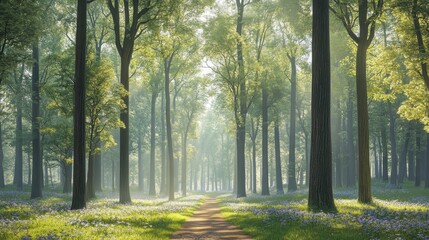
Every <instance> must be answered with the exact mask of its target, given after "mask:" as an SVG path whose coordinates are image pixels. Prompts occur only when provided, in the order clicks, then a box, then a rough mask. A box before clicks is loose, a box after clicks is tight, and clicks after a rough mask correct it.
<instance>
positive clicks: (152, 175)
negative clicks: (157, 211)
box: [149, 91, 163, 196]
mask: <svg viewBox="0 0 429 240" xmlns="http://www.w3.org/2000/svg"><path fill="white" fill-rule="evenodd" d="M156 98H157V93H156V92H154V91H153V92H152V100H151V107H150V166H149V195H150V196H155V195H156V191H155V145H156V144H155V123H156V122H155V117H156V112H155V107H156ZM161 145H163V143H161Z"/></svg>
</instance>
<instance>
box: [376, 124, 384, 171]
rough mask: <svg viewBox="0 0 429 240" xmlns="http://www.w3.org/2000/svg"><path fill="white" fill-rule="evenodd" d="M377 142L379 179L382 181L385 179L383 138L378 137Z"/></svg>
mask: <svg viewBox="0 0 429 240" xmlns="http://www.w3.org/2000/svg"><path fill="white" fill-rule="evenodd" d="M383 127H384V126H383ZM377 142H378V177H379V178H380V179H383V147H382V145H381V136H379V137H377Z"/></svg>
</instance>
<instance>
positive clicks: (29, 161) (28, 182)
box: [27, 144, 43, 188]
mask: <svg viewBox="0 0 429 240" xmlns="http://www.w3.org/2000/svg"><path fill="white" fill-rule="evenodd" d="M30 145H31V144H28V151H27V165H28V168H27V169H28V173H27V184H28V185H31V152H30V149H31V148H30ZM42 167H43V166H42ZM42 170H43V169H42ZM42 173H43V171H42ZM42 180H43V178H42ZM42 188H43V181H42Z"/></svg>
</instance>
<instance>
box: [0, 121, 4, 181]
mask: <svg viewBox="0 0 429 240" xmlns="http://www.w3.org/2000/svg"><path fill="white" fill-rule="evenodd" d="M3 162H4V153H3V123H2V121H0V188H4V187H5V182H4V168H3Z"/></svg>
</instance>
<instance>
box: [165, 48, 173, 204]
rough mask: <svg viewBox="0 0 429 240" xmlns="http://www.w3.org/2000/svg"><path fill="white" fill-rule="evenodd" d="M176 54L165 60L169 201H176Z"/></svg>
mask: <svg viewBox="0 0 429 240" xmlns="http://www.w3.org/2000/svg"><path fill="white" fill-rule="evenodd" d="M173 57H174V53H173V54H171V55H170V56H169V58H164V74H165V75H164V77H165V82H164V84H165V89H164V90H165V121H166V130H167V151H168V165H169V166H168V174H167V175H168V176H169V181H168V186H167V187H168V200H169V201H174V157H173V138H172V135H173V133H172V129H171V111H170V110H171V108H170V67H171V61H172V60H173Z"/></svg>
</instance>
